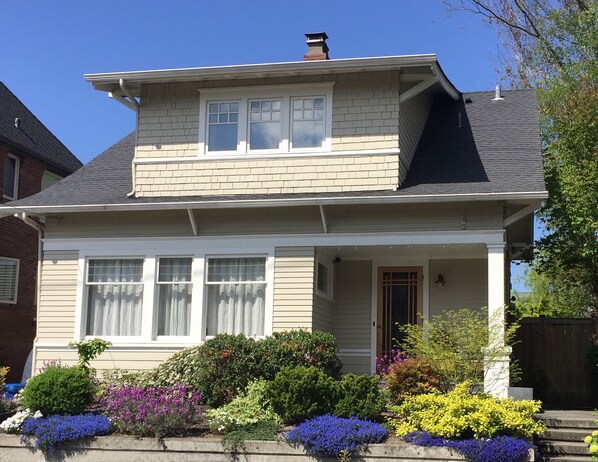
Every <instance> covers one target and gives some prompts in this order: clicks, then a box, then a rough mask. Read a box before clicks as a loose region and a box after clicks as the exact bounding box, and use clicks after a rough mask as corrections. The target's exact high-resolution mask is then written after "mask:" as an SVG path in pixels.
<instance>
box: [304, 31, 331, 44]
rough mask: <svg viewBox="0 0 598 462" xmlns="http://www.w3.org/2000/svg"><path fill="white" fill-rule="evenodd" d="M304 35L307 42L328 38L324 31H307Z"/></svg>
mask: <svg viewBox="0 0 598 462" xmlns="http://www.w3.org/2000/svg"><path fill="white" fill-rule="evenodd" d="M305 36H306V37H307V43H312V42H322V41H326V40H328V35H326V32H307V33H306V34H305Z"/></svg>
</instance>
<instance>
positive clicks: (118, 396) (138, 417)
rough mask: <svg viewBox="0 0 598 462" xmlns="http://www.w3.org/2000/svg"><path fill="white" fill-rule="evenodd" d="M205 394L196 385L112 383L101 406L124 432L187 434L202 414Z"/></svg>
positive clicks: (138, 433)
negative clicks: (120, 384) (202, 402)
mask: <svg viewBox="0 0 598 462" xmlns="http://www.w3.org/2000/svg"><path fill="white" fill-rule="evenodd" d="M201 398H202V397H201V394H200V393H199V392H198V391H196V390H194V389H193V388H192V387H189V386H185V385H180V384H179V385H175V386H173V387H151V388H139V387H132V386H128V385H124V386H121V387H116V386H109V387H108V388H107V389H106V391H105V392H104V394H103V395H102V396H101V397H100V400H99V408H100V410H101V411H102V413H103V414H104V415H106V416H107V417H108V418H109V419H110V421H111V422H112V424H113V425H114V427H115V428H116V429H117V430H118V431H119V432H121V433H127V434H131V435H137V436H155V437H157V438H163V437H166V436H183V435H185V434H187V433H188V432H189V429H190V428H191V427H192V426H194V425H196V424H197V423H199V421H200V420H201V416H202V410H201V407H200V403H201Z"/></svg>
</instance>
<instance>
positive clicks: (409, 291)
mask: <svg viewBox="0 0 598 462" xmlns="http://www.w3.org/2000/svg"><path fill="white" fill-rule="evenodd" d="M422 281H423V271H422V267H421V266H385V267H379V268H378V319H377V322H376V326H377V348H376V356H378V357H381V356H383V355H385V354H388V353H389V352H390V350H391V349H393V348H396V346H397V343H398V342H399V341H400V340H401V333H400V331H399V329H398V326H399V325H404V324H416V323H417V324H421V323H422V312H423V311H422V306H423V304H422V294H423V284H422Z"/></svg>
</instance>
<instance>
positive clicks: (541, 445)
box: [538, 441, 589, 456]
mask: <svg viewBox="0 0 598 462" xmlns="http://www.w3.org/2000/svg"><path fill="white" fill-rule="evenodd" d="M538 449H539V450H540V452H541V453H542V454H546V455H561V454H562V455H567V456H569V455H571V456H585V455H588V454H589V453H588V445H587V444H585V443H584V442H583V441H581V442H579V443H576V442H573V441H539V442H538Z"/></svg>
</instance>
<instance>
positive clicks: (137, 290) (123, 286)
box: [86, 258, 143, 336]
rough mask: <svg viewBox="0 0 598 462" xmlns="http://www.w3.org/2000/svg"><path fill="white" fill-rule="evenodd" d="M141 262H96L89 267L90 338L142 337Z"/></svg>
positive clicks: (121, 260)
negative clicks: (97, 336)
mask: <svg viewBox="0 0 598 462" xmlns="http://www.w3.org/2000/svg"><path fill="white" fill-rule="evenodd" d="M142 278H143V260H142V259H125V258H122V259H121V258H119V259H94V260H89V262H88V267H87V280H86V286H87V326H86V334H87V335H102V336H138V335H141V312H142V301H143V283H142Z"/></svg>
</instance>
